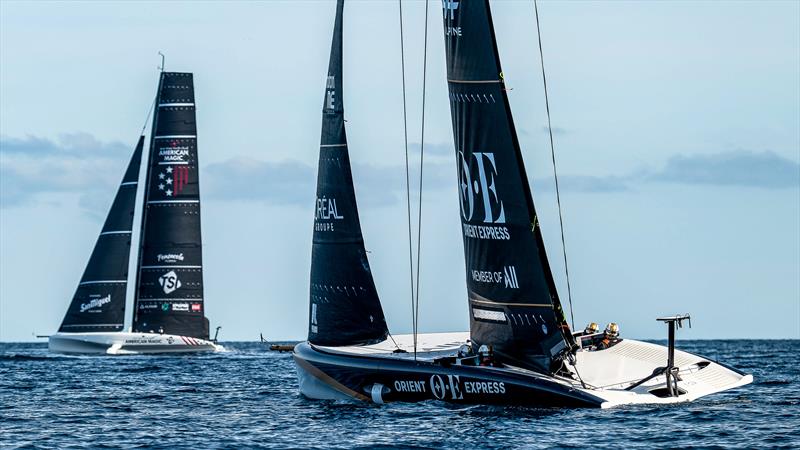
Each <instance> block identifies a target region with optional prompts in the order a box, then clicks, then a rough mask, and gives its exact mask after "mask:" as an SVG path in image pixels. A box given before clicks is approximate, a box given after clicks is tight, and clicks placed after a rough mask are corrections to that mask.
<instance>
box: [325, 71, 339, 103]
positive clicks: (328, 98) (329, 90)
mask: <svg viewBox="0 0 800 450" xmlns="http://www.w3.org/2000/svg"><path fill="white" fill-rule="evenodd" d="M325 89H326V91H325V109H329V110H331V111H333V108H334V106H335V105H334V103H335V102H336V77H334V76H333V75H328V81H327V82H326V84H325Z"/></svg>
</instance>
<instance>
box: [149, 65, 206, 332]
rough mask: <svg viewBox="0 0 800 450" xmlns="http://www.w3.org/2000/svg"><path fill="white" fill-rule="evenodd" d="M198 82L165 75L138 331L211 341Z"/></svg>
mask: <svg viewBox="0 0 800 450" xmlns="http://www.w3.org/2000/svg"><path fill="white" fill-rule="evenodd" d="M194 102H195V99H194V81H193V77H192V74H191V73H176V72H162V73H161V79H160V81H159V87H158V97H157V99H156V106H155V113H154V117H153V133H152V137H151V140H150V159H149V164H148V166H147V178H146V179H147V181H146V183H147V184H146V190H145V196H144V209H143V212H142V239H141V244H140V248H139V266H138V273H137V282H136V297H135V298H136V304H135V307H134V309H135V311H134V321H133V329H134V331H138V332H153V333H167V334H177V335H181V336H189V337H196V338H203V339H207V338H208V320H207V319H206V318H205V315H204V305H203V269H202V265H203V258H202V247H201V239H200V190H199V181H198V162H197V126H196V123H195V104H194Z"/></svg>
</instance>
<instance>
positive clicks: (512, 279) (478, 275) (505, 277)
mask: <svg viewBox="0 0 800 450" xmlns="http://www.w3.org/2000/svg"><path fill="white" fill-rule="evenodd" d="M470 275H471V276H472V281H474V282H476V283H494V284H500V283H503V284H504V286H505V287H507V288H511V289H519V281H518V280H517V269H516V267H514V266H505V267H503V271H502V272H499V271H491V270H476V269H473V270H471V271H470Z"/></svg>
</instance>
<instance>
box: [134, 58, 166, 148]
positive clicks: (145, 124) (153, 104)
mask: <svg viewBox="0 0 800 450" xmlns="http://www.w3.org/2000/svg"><path fill="white" fill-rule="evenodd" d="M158 54H159V55H160V56H161V65H160V66H158V71H159V72H164V60H165V59H166V57H165V56H164V54H163V53H161V52H158ZM156 101H158V92H156V95H155V97H153V103H152V104H151V105H150V109H148V110H147V117H145V119H144V125H142V131H141V132H139V136H142V135H144V130H145V128H147V124H148V122H150V115H151V114H152V113H153V110H154V109H155V107H156Z"/></svg>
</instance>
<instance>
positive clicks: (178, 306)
mask: <svg viewBox="0 0 800 450" xmlns="http://www.w3.org/2000/svg"><path fill="white" fill-rule="evenodd" d="M172 310H173V311H189V304H188V303H173V304H172Z"/></svg>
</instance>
